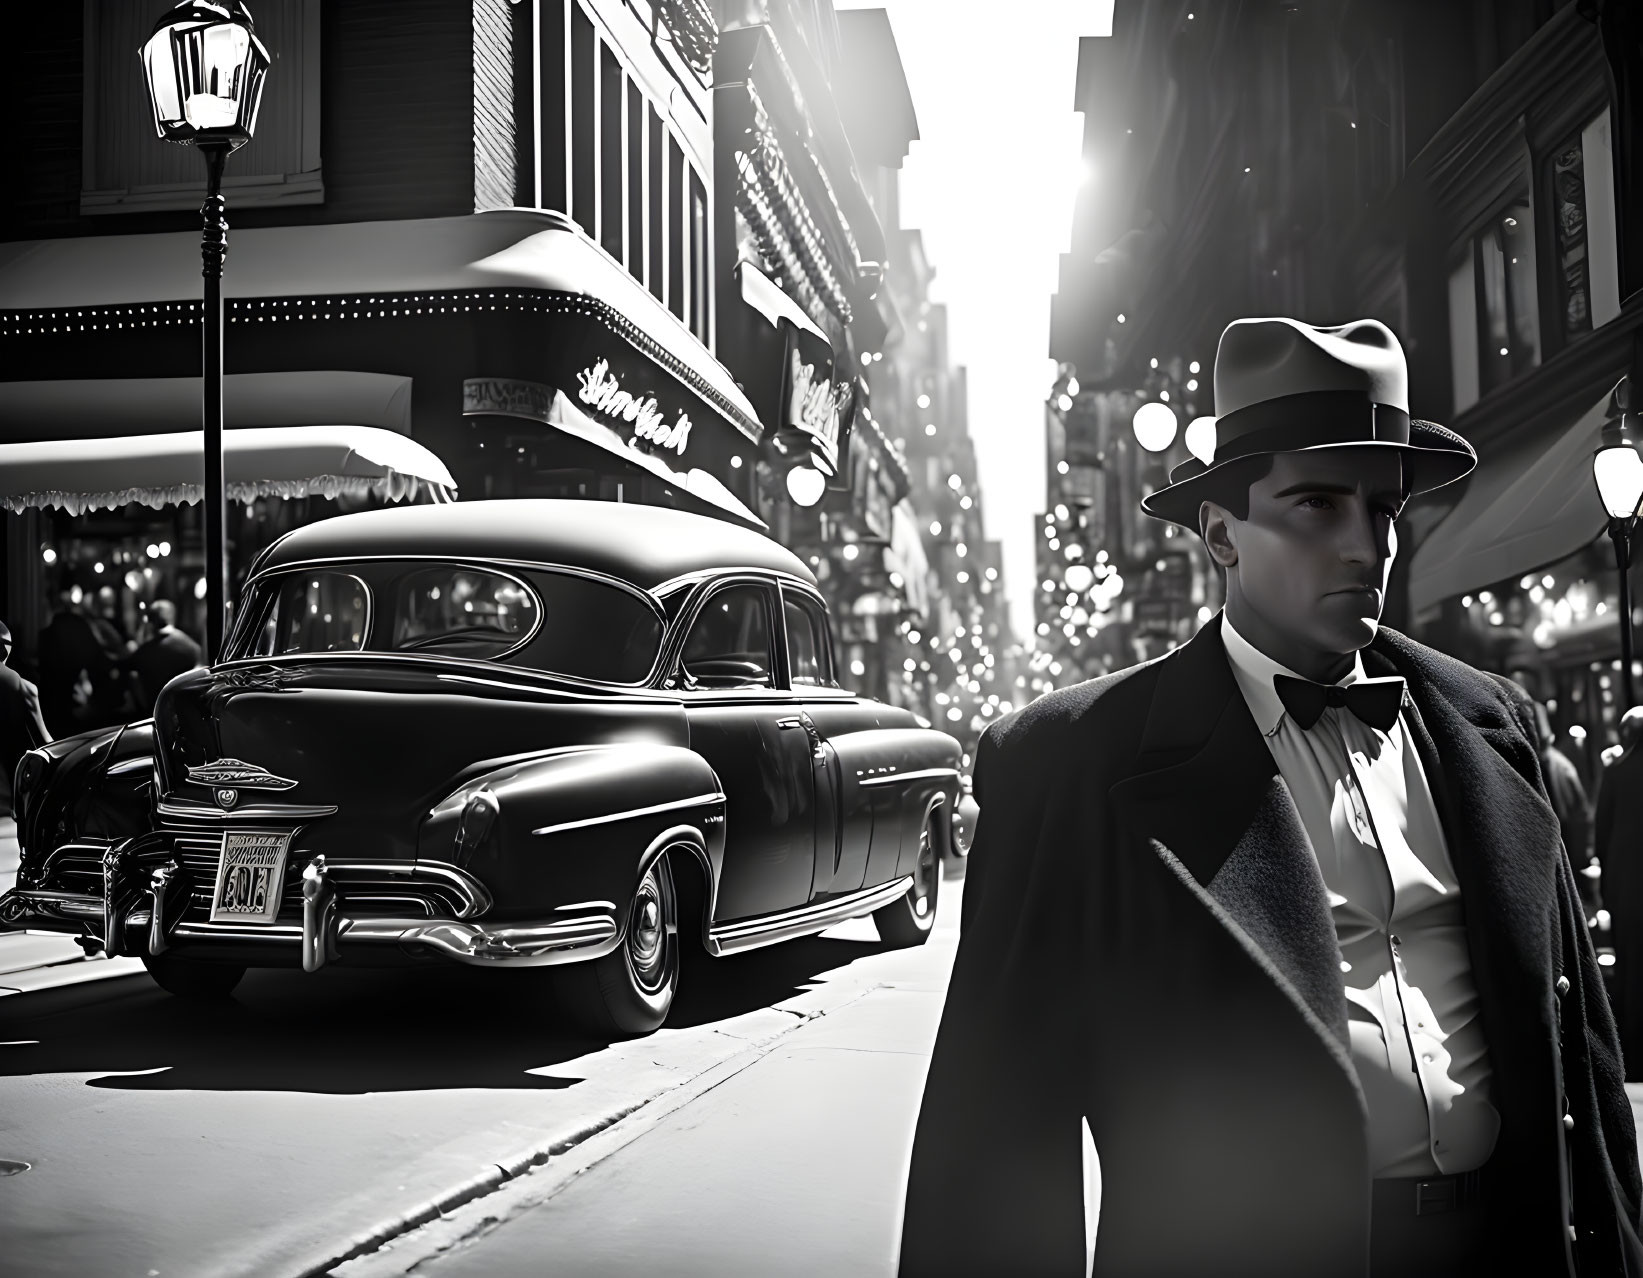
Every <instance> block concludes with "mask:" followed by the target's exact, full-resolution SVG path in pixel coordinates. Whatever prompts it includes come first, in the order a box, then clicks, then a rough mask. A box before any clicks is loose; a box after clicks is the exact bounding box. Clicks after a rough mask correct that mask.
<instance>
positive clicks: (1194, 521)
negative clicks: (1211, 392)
mask: <svg viewBox="0 0 1643 1278" xmlns="http://www.w3.org/2000/svg"><path fill="white" fill-rule="evenodd" d="M1215 407H1216V410H1217V412H1218V413H1219V416H1217V417H1216V419H1215V448H1214V452H1213V453H1212V454H1211V456H1210V460H1209V461H1207V462H1205V461H1203V460H1201V459H1199V458H1197V457H1193V458H1190V459H1189V460H1187V461H1184V462H1182V463H1181V464H1180V465H1179V466H1177V467H1176V468H1175V469H1174V470H1172V471H1171V472H1170V482H1169V484H1168V485H1167V486H1166V487H1164V488H1160V489H1158V491H1157V492H1154V493H1152V494H1150V495H1149V496H1147V497H1144V498H1142V500H1141V509H1142V510H1144V511H1146V513H1147V514H1149V515H1152V516H1154V517H1155V518H1158V519H1167V520H1169V521H1170V522H1172V523H1177V524H1180V525H1182V526H1183V527H1186V528H1189V529H1191V530H1192V531H1193V532H1197V531H1198V508H1199V506H1200V505H1201V504H1202V503H1203V501H1204V500H1205V498H1207V497H1210V496H1211V495H1212V493H1213V492H1214V491H1215V481H1216V479H1217V478H1218V472H1221V471H1223V470H1225V468H1226V467H1227V466H1228V465H1230V464H1231V463H1232V462H1235V461H1239V460H1241V459H1243V458H1245V457H1262V456H1270V455H1272V454H1275V453H1298V452H1312V451H1315V450H1321V449H1337V448H1392V449H1396V450H1398V451H1399V452H1401V453H1402V454H1403V461H1404V474H1405V475H1406V477H1407V478H1408V480H1409V484H1410V488H1409V491H1410V492H1411V493H1412V494H1413V493H1424V492H1430V491H1432V489H1434V488H1442V487H1443V486H1444V485H1445V484H1450V483H1453V482H1454V481H1455V480H1457V479H1460V478H1461V477H1462V476H1464V475H1466V474H1468V473H1470V472H1471V470H1472V467H1474V466H1476V465H1477V460H1478V458H1477V454H1476V453H1475V452H1474V451H1473V450H1472V446H1471V445H1470V444H1468V443H1467V442H1466V441H1465V440H1464V439H1462V438H1461V437H1460V436H1459V435H1457V434H1455V432H1454V431H1452V430H1449V429H1448V428H1447V427H1443V426H1439V425H1438V424H1437V423H1436V422H1428V421H1422V420H1421V419H1419V418H1411V417H1410V416H1409V370H1408V367H1407V366H1406V365H1405V364H1404V359H1403V347H1402V346H1400V345H1399V344H1398V339H1397V338H1396V337H1395V336H1393V333H1392V330H1391V329H1389V328H1388V327H1387V326H1386V325H1385V324H1382V323H1381V322H1380V321H1379V320H1372V319H1361V320H1353V321H1352V322H1351V323H1350V324H1341V325H1338V326H1336V327H1334V328H1314V327H1313V326H1312V325H1310V324H1303V323H1301V322H1300V321H1299V320H1292V319H1284V318H1272V319H1241V320H1234V321H1233V322H1232V323H1231V324H1228V325H1227V327H1226V331H1225V332H1223V333H1222V334H1221V342H1220V345H1219V346H1218V347H1217V348H1216V350H1215Z"/></svg>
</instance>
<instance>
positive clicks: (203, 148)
mask: <svg viewBox="0 0 1643 1278" xmlns="http://www.w3.org/2000/svg"><path fill="white" fill-rule="evenodd" d="M138 57H139V58H140V59H141V60H142V64H143V74H144V75H145V77H146V78H147V80H148V96H149V102H150V105H151V106H152V107H153V109H154V128H155V131H156V132H157V133H158V135H159V136H160V137H162V138H164V139H166V140H167V141H169V142H176V143H179V144H181V145H183V146H192V147H197V148H198V149H199V151H200V152H201V154H203V155H204V156H205V163H206V196H205V204H204V205H203V206H201V209H200V214H201V216H202V217H203V218H204V221H205V231H204V236H203V238H202V240H201V244H200V255H201V258H202V261H203V265H204V271H203V274H204V276H205V304H204V314H203V319H204V324H203V326H202V328H203V336H202V342H201V381H202V392H201V416H202V425H203V426H204V431H205V542H206V545H205V563H206V646H205V650H206V658H207V660H213V661H214V660H216V659H217V658H218V657H219V656H220V655H221V653H222V640H223V620H224V615H225V612H226V601H227V594H228V589H227V587H228V555H227V550H226V545H225V537H224V532H223V525H224V523H225V516H226V499H225V495H224V487H223V471H222V430H223V413H222V387H223V376H222V267H223V259H224V258H225V257H226V256H227V254H228V220H227V217H226V216H225V212H226V204H225V202H224V200H223V196H222V173H223V165H224V163H225V162H226V161H227V159H228V156H229V154H230V152H232V151H235V150H238V149H239V148H240V147H242V146H244V145H245V144H246V143H247V142H249V141H250V140H251V134H252V132H253V131H254V130H255V129H256V127H257V107H258V106H259V105H260V103H261V102H262V86H263V81H264V80H265V79H266V78H267V76H268V67H269V61H270V60H269V57H268V50H267V49H265V48H264V47H263V45H262V41H260V40H258V39H257V36H256V32H255V30H254V29H253V25H252V22H251V15H250V13H248V12H247V11H246V8H245V6H244V5H243V4H242V3H240V0H223V2H222V3H211V2H210V0H183V3H182V4H179V5H177V6H176V7H175V8H173V9H171V10H169V11H168V12H167V13H165V14H164V15H163V16H162V17H161V18H160V20H159V22H157V23H156V24H155V26H154V32H153V34H152V35H150V36H149V38H148V42H147V43H146V44H144V45H143V47H142V48H141V49H140V50H138Z"/></svg>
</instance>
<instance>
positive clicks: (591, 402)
mask: <svg viewBox="0 0 1643 1278" xmlns="http://www.w3.org/2000/svg"><path fill="white" fill-rule="evenodd" d="M576 381H577V384H578V386H579V388H580V389H579V390H578V391H577V396H576V397H577V398H578V399H580V400H581V401H582V402H583V403H584V404H586V405H587V406H588V407H589V408H591V409H593V410H594V411H595V412H598V413H603V414H604V415H605V416H606V417H612V418H615V419H616V420H618V421H622V422H627V423H629V424H630V425H632V427H633V434H634V437H635V438H637V439H644V440H649V441H650V442H651V443H653V444H655V445H656V446H657V447H658V448H671V449H672V450H673V451H674V452H675V453H683V452H684V451H685V445H686V444H687V443H688V442H689V441H690V414H689V413H683V412H682V413H680V414H679V415H678V417H676V418H675V419H674V421H673V424H672V425H671V426H670V425H669V424H668V421H667V414H665V413H664V412H663V411H662V410H661V409H660V408H659V407H658V406H657V404H656V397H655V396H654V395H649V396H639V395H635V394H634V393H633V392H632V391H629V390H623V389H622V383H621V381H620V380H618V378H617V376H616V374H615V373H613V372H611V370H610V361H609V360H605V359H602V360H600V361H598V362H597V363H596V364H594V365H593V366H592V367H591V368H584V369H583V370H582V371H581V372H580V373H578V374H577V375H576Z"/></svg>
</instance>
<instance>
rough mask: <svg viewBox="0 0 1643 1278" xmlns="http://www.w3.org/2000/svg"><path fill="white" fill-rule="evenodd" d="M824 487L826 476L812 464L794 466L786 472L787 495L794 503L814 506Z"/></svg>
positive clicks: (825, 485) (820, 497)
mask: <svg viewBox="0 0 1643 1278" xmlns="http://www.w3.org/2000/svg"><path fill="white" fill-rule="evenodd" d="M826 487H827V476H825V475H823V474H822V473H821V471H819V470H817V469H815V467H813V466H795V467H793V469H792V470H790V471H788V472H787V495H788V496H789V497H791V498H792V499H793V501H794V503H795V504H796V505H799V506H814V505H815V504H816V503H817V502H818V501H820V500H821V499H822V491H823V490H824V489H825V488H826Z"/></svg>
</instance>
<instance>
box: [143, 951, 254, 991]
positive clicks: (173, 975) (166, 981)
mask: <svg viewBox="0 0 1643 1278" xmlns="http://www.w3.org/2000/svg"><path fill="white" fill-rule="evenodd" d="M143 966H144V967H146V968H147V969H148V974H149V975H150V976H152V977H153V978H154V982H155V984H156V985H158V986H159V987H160V988H161V989H162V990H164V991H165V992H166V993H167V994H175V995H176V996H177V997H178V998H188V999H221V998H227V997H228V996H229V995H230V994H232V993H233V992H234V987H235V986H236V985H238V984H239V983H240V978H241V977H243V976H244V975H245V969H244V968H243V967H240V966H238V965H236V964H233V963H198V962H195V961H194V960H193V959H186V958H179V957H177V956H176V955H175V954H161V955H159V956H157V957H156V956H155V955H152V954H145V955H144V956H143Z"/></svg>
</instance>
